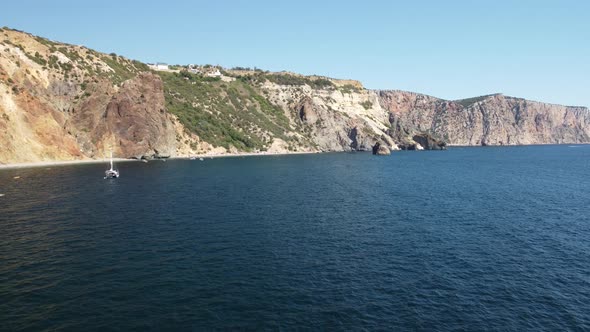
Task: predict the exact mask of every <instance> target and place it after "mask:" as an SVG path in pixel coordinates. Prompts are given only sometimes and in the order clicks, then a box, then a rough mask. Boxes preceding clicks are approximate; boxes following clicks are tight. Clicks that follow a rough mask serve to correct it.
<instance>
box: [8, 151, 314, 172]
mask: <svg viewBox="0 0 590 332" xmlns="http://www.w3.org/2000/svg"><path fill="white" fill-rule="evenodd" d="M315 153H321V152H320V151H309V152H307V151H305V152H303V151H296V152H277V153H273V152H245V153H224V154H197V155H192V156H175V157H170V158H165V159H152V160H148V162H158V161H162V160H167V159H170V160H176V159H185V160H188V159H190V158H191V157H194V158H197V159H199V158H204V159H205V158H233V157H256V156H283V155H292V154H315ZM113 162H115V163H121V162H141V160H139V159H125V158H113ZM108 163H109V160H108V159H81V160H52V161H38V162H29V163H13V164H0V171H2V170H8V169H19V168H36V167H53V166H68V165H83V164H108Z"/></svg>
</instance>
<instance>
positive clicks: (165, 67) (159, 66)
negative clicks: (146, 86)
mask: <svg viewBox="0 0 590 332" xmlns="http://www.w3.org/2000/svg"><path fill="white" fill-rule="evenodd" d="M148 67H150V68H151V69H153V70H169V69H170V68H168V64H166V63H163V62H158V63H156V64H153V63H148Z"/></svg>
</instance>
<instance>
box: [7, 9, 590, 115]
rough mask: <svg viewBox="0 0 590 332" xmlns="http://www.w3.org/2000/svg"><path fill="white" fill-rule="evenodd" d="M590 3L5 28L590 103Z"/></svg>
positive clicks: (201, 58) (107, 13) (420, 87)
mask: <svg viewBox="0 0 590 332" xmlns="http://www.w3.org/2000/svg"><path fill="white" fill-rule="evenodd" d="M589 15H590V1H585V0H580V1H569V0H562V1H544V0H536V1H530V0H520V1H519V0H514V1H500V0H495V1H487V0H481V1H477V0H473V1H452V0H449V1H442V0H441V1H408V0H406V1H386V0H383V1H372V0H366V1H321V0H314V1H310V0H298V1H295V0H293V1H279V0H275V1H256V0H250V1H223V0H217V1H172V0H171V1H122V0H121V1H92V2H90V1H59V0H53V1H42V0H39V1H30V0H19V1H7V2H6V3H3V4H2V8H1V9H0V25H6V26H9V27H11V28H16V29H20V30H25V31H27V32H31V33H33V34H36V35H41V36H45V37H48V38H50V39H54V40H58V41H64V42H68V43H72V44H83V45H86V46H88V47H91V48H94V49H96V50H99V51H103V52H109V53H110V52H115V53H117V54H121V55H124V56H127V57H130V58H133V59H138V60H141V61H144V62H156V61H161V62H167V63H171V64H176V63H179V64H187V63H197V64H205V63H210V64H219V65H222V66H225V67H232V66H249V67H254V66H256V67H258V68H262V69H267V70H271V71H279V70H289V71H294V72H299V73H303V74H319V75H326V76H331V77H337V78H354V79H358V80H360V81H361V82H363V83H364V84H365V86H366V87H368V88H375V89H377V88H378V89H402V90H409V91H416V92H422V93H426V94H430V95H434V96H437V97H442V98H447V99H458V98H466V97H472V96H477V95H482V94H489V93H494V92H502V93H505V94H507V95H512V96H518V97H524V98H529V99H534V100H541V101H547V102H553V103H560V104H567V105H585V106H590V89H589V88H590V19H589Z"/></svg>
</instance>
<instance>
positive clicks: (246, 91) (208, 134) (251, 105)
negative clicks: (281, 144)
mask: <svg viewBox="0 0 590 332" xmlns="http://www.w3.org/2000/svg"><path fill="white" fill-rule="evenodd" d="M158 74H159V75H160V77H162V80H163V81H164V94H165V98H166V107H167V109H168V111H169V112H171V113H173V114H175V115H176V116H177V117H178V119H179V121H180V122H181V123H182V124H183V125H184V126H185V128H186V129H187V130H189V131H190V132H193V133H195V134H196V135H198V136H199V137H200V138H201V139H202V140H204V141H206V142H208V143H210V144H213V145H215V146H223V147H225V148H230V146H234V147H235V148H237V149H239V150H244V151H255V150H260V151H263V150H265V149H267V148H268V147H269V146H270V144H271V143H272V140H273V138H280V139H282V140H284V141H287V142H289V141H290V140H291V138H290V137H289V136H287V132H289V131H290V130H291V128H290V124H289V120H288V118H287V117H286V116H285V114H284V112H283V110H282V109H280V108H279V107H277V106H275V105H273V104H271V103H270V102H269V101H268V100H267V99H266V98H264V97H263V96H262V95H260V94H258V93H257V92H256V90H255V89H254V88H253V87H252V86H251V85H249V84H248V83H247V82H245V81H243V80H235V81H232V82H222V81H221V80H219V78H210V77H204V76H201V75H195V74H191V73H188V72H180V73H168V72H158Z"/></svg>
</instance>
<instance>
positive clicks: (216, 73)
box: [207, 69, 221, 77]
mask: <svg viewBox="0 0 590 332" xmlns="http://www.w3.org/2000/svg"><path fill="white" fill-rule="evenodd" d="M207 76H209V77H221V72H220V71H219V69H215V71H212V72H209V73H207Z"/></svg>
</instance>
